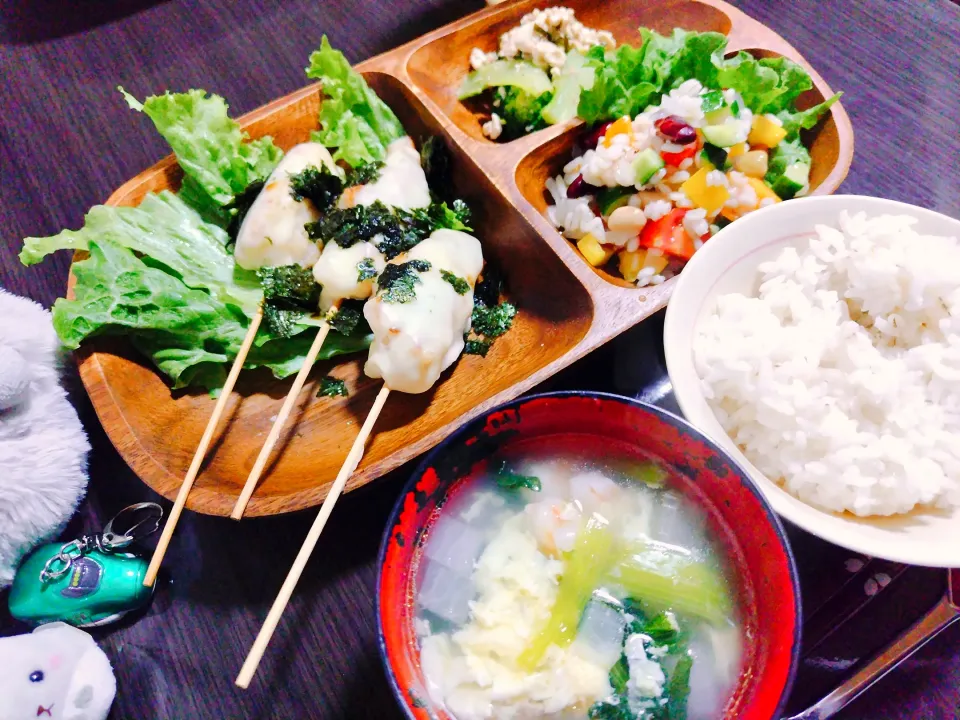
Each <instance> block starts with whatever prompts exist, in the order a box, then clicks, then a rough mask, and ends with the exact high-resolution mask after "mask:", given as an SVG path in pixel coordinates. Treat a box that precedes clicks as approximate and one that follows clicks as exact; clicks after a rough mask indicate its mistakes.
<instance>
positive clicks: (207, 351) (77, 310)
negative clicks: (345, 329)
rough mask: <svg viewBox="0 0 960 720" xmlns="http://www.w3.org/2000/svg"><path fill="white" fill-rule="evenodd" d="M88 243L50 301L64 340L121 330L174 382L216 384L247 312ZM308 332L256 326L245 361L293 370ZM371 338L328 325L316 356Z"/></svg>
mask: <svg viewBox="0 0 960 720" xmlns="http://www.w3.org/2000/svg"><path fill="white" fill-rule="evenodd" d="M87 250H88V252H89V253H90V256H89V257H88V258H86V259H84V260H81V261H79V262H77V263H75V264H74V266H73V271H74V275H75V276H76V280H77V282H76V285H75V287H74V294H75V298H74V299H73V300H67V299H63V298H61V299H59V300H57V302H56V303H55V304H54V306H53V325H54V328H55V329H56V331H57V334H58V335H59V336H60V339H61V341H62V342H63V344H64V345H65V346H66V347H67V348H69V349H75V348H77V347H79V345H80V343H81V342H82V341H84V340H86V339H87V338H89V337H92V336H96V335H124V336H126V337H129V338H130V339H131V341H132V342H133V345H134V347H136V348H137V350H138V351H140V352H141V353H143V354H144V355H146V356H147V357H148V358H150V360H151V361H152V362H153V364H154V365H155V366H156V367H157V368H158V369H159V370H160V371H161V372H163V373H164V374H165V375H167V376H168V377H169V378H170V379H171V381H172V383H173V387H174V388H183V387H187V386H189V385H198V386H201V387H205V388H206V389H208V390H216V389H217V388H219V387H221V386H222V385H223V381H224V380H225V379H226V372H227V369H228V367H229V363H230V362H232V360H233V358H235V357H236V355H237V352H238V351H239V349H240V345H241V344H242V343H243V338H244V336H245V335H246V332H247V328H248V327H249V324H250V320H249V318H248V317H247V316H246V315H244V314H243V313H242V312H240V311H239V310H238V309H237V308H236V307H234V306H232V305H229V304H226V303H223V302H220V301H219V300H218V299H217V298H216V297H215V296H213V295H212V294H210V293H208V292H205V291H203V290H198V289H193V288H189V287H186V286H185V285H184V284H183V282H182V281H181V280H180V279H178V278H177V277H176V276H175V275H173V274H171V273H169V272H167V271H165V270H164V269H162V268H160V267H155V266H152V265H150V264H149V263H148V262H147V261H146V258H141V257H138V256H137V255H135V254H134V253H133V252H131V251H130V250H129V249H128V248H126V247H123V246H121V245H120V244H118V243H115V242H113V241H111V240H108V239H96V240H92V241H90V242H89V244H88V247H87ZM303 329H307V328H306V326H305V327H304V328H303ZM313 335H314V334H313V333H312V332H300V333H299V334H297V335H295V336H294V337H291V338H288V339H287V338H274V337H271V336H270V335H269V334H268V333H264V332H261V333H260V334H258V344H257V345H255V346H254V347H253V348H252V349H251V351H250V354H249V355H248V356H247V361H246V363H244V368H247V369H250V368H256V367H266V368H269V369H270V370H271V371H272V372H273V374H274V375H275V376H276V377H279V378H282V377H287V376H288V375H292V374H294V373H296V372H297V371H299V369H300V367H301V366H302V364H303V361H304V359H305V358H306V355H307V352H308V350H309V348H310V345H311V343H312V342H313ZM371 340H372V338H371V337H370V336H366V337H364V336H359V337H345V336H343V335H341V334H340V333H337V332H332V333H330V335H329V336H328V337H327V340H326V341H325V342H324V346H323V349H322V351H321V353H320V358H321V359H326V358H330V357H333V356H335V355H341V354H345V353H352V352H358V351H360V350H363V349H365V348H366V347H369V345H370V341H371Z"/></svg>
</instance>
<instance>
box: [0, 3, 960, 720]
mask: <svg viewBox="0 0 960 720" xmlns="http://www.w3.org/2000/svg"><path fill="white" fill-rule="evenodd" d="M638 1H639V0H638ZM735 4H736V5H738V6H739V7H741V8H742V9H743V10H745V11H746V12H748V13H749V14H751V15H753V16H754V17H756V18H757V19H759V20H761V21H762V22H765V23H767V24H768V25H770V26H771V27H773V28H774V29H776V30H777V31H778V32H780V33H781V34H782V35H783V36H784V37H786V38H787V40H789V41H790V42H791V43H793V45H794V46H795V47H797V48H798V49H799V50H800V51H801V52H802V53H803V54H804V55H805V56H806V57H807V58H809V59H810V60H811V61H812V62H813V63H814V64H815V65H816V66H817V68H818V69H819V71H820V72H821V73H822V74H823V76H824V77H825V78H826V79H827V81H828V82H829V83H830V84H831V85H832V86H833V87H834V88H838V89H843V90H845V91H846V96H845V98H844V103H845V105H846V108H847V111H848V112H849V113H850V116H851V118H852V120H853V125H854V128H855V132H856V157H855V159H854V163H853V167H852V168H851V171H850V175H849V178H848V180H847V182H846V183H845V185H844V186H843V188H842V190H843V191H844V192H849V193H863V194H871V195H880V196H885V197H890V198H895V199H899V200H905V201H908V202H912V203H915V204H918V205H923V206H925V207H929V208H933V209H935V210H939V211H941V212H945V213H947V214H950V215H954V216H960V192H958V182H957V174H958V168H960V93H958V92H957V87H956V83H957V80H958V78H960V60H958V54H957V42H958V41H957V38H960V9H958V7H957V6H956V5H955V4H951V3H950V2H947V0H914V1H913V2H907V1H906V0H860V1H859V2H851V1H849V0H829V1H828V0H770V1H766V0H741V1H740V2H736V3H735ZM0 5H2V6H0V20H2V23H3V24H2V26H0V78H2V81H0V108H2V111H3V120H2V122H0V240H2V243H0V278H2V285H3V287H5V288H6V289H8V290H11V291H13V292H18V293H21V294H24V295H27V296H29V297H32V298H34V299H36V300H39V301H40V302H42V303H44V304H45V305H50V304H51V303H52V302H53V300H54V299H55V298H56V297H58V296H59V295H60V294H61V293H62V292H63V289H64V283H65V279H66V274H67V265H68V259H67V257H65V256H60V257H57V258H55V259H53V260H49V261H47V262H46V263H44V265H42V266H41V267H38V268H31V269H26V268H23V267H21V266H20V265H19V263H18V261H17V259H16V254H17V252H18V250H19V244H20V239H21V238H22V237H23V236H26V235H44V234H48V233H52V232H55V231H57V230H58V229H59V228H61V227H78V226H79V225H80V223H81V218H82V215H83V212H84V210H85V209H86V208H87V207H89V206H90V205H93V204H95V203H97V202H101V201H102V200H104V199H105V198H106V197H107V196H108V195H109V194H110V192H111V191H112V190H113V189H114V188H116V187H117V186H118V185H119V184H120V183H121V182H123V181H124V180H125V179H127V178H129V177H131V176H132V175H134V174H136V173H137V172H139V171H140V170H142V169H143V168H145V167H147V166H148V165H150V164H151V163H153V162H155V161H156V160H157V159H159V158H160V157H161V156H162V155H164V154H166V152H167V150H166V148H165V147H164V145H163V143H162V141H161V140H160V139H159V138H158V136H157V135H156V134H155V133H154V132H153V131H152V129H151V128H150V127H149V125H148V123H146V122H142V121H138V119H137V118H136V117H133V116H131V114H130V112H129V111H128V110H127V109H126V107H125V106H124V104H123V103H122V101H121V99H120V97H119V95H118V94H117V93H116V91H115V90H114V88H115V87H116V85H118V84H122V85H124V87H126V88H127V89H128V90H130V91H131V92H133V93H134V94H135V95H137V96H143V95H146V94H150V93H154V92H158V91H162V90H163V89H166V88H171V89H186V88H190V87H203V88H206V89H208V90H210V91H213V92H217V93H220V94H222V95H224V96H225V97H226V98H228V99H229V101H230V102H231V103H232V106H233V110H234V112H235V113H237V114H239V113H241V112H245V111H247V110H250V109H252V108H255V107H257V106H259V105H261V104H263V103H265V102H266V101H268V100H270V99H272V98H274V97H277V96H279V95H283V94H285V93H288V92H290V91H292V90H294V89H296V88H298V87H301V86H302V85H303V84H304V82H305V80H304V77H303V74H302V72H301V68H303V66H304V64H305V61H306V58H307V55H308V54H309V52H310V51H311V50H312V49H313V48H314V47H316V46H317V44H318V43H319V40H320V36H321V34H322V33H324V32H326V33H328V34H329V35H330V37H331V39H332V41H333V43H334V44H335V45H336V46H337V47H339V48H342V49H343V50H344V51H345V52H346V54H347V56H348V57H349V58H350V59H351V60H354V61H359V60H361V59H363V58H366V57H369V56H371V55H373V54H376V53H379V52H381V51H384V50H387V49H389V48H391V47H394V46H396V45H398V44H400V43H402V42H405V41H407V40H410V39H412V38H414V37H416V36H417V35H419V34H421V33H423V32H425V31H427V30H430V29H432V28H435V27H437V26H440V25H442V24H445V23H446V22H448V21H450V20H452V19H454V18H456V17H458V16H460V15H463V14H466V13H468V12H470V11H473V10H475V9H477V8H479V7H480V2H478V0H470V1H469V2H463V3H457V2H452V1H450V0H393V1H392V2H381V3H376V4H374V3H367V4H360V3H332V2H328V3H320V2H308V1H307V0H259V1H258V2H255V1H254V0H234V1H231V0H207V1H206V2H202V3H200V2H195V1H193V0H166V1H163V0H114V1H112V2H97V3H94V2H83V3H77V2H70V1H69V0H5V2H3V3H2V4H0ZM660 320H662V318H656V319H654V320H652V321H650V322H648V323H645V324H644V325H642V326H640V327H639V328H637V329H636V330H635V331H634V332H631V333H629V334H627V335H625V336H623V337H621V338H620V339H618V340H617V341H615V342H614V343H611V344H610V345H608V346H607V347H606V348H603V349H602V350H600V351H598V352H597V353H595V354H594V355H593V356H591V357H589V358H587V359H586V360H584V361H583V362H581V363H580V364H579V365H577V366H574V367H573V368H571V369H570V370H569V371H567V372H566V373H564V374H563V375H562V376H561V377H559V378H557V379H556V380H555V381H553V382H552V383H551V384H550V386H551V387H564V388H571V387H584V388H587V387H590V388H602V389H607V390H614V391H619V392H622V393H625V394H632V395H636V396H641V397H647V398H650V399H654V400H658V401H660V402H663V403H664V404H666V405H668V406H669V404H670V398H669V396H666V397H664V396H663V393H662V392H659V391H658V388H660V387H661V384H662V379H663V365H662V354H661V353H660V351H659V344H660V336H659V333H660V325H659V324H658V322H659V321H660ZM597 378H602V379H603V380H602V382H601V381H600V380H597ZM610 378H612V380H611V379H610ZM68 383H70V384H71V390H72V397H73V399H74V401H75V403H76V405H77V407H78V409H79V411H80V414H81V416H82V418H83V420H84V422H85V424H86V426H87V428H88V431H89V434H90V437H91V440H92V443H93V446H94V450H93V454H92V457H91V468H90V477H91V485H90V493H89V498H88V500H87V501H86V502H85V503H84V505H83V507H82V510H81V512H80V513H79V515H78V517H77V519H76V520H75V521H74V522H73V523H72V525H71V527H70V528H69V531H70V532H73V533H76V532H79V531H81V530H90V529H96V528H99V527H101V526H102V524H103V522H105V521H106V520H107V519H108V518H109V517H110V516H111V515H112V514H113V513H114V512H116V511H117V510H119V509H120V508H121V507H123V506H125V505H126V504H128V503H130V502H134V501H139V500H143V499H155V498H154V497H153V496H152V493H150V491H148V490H147V489H146V488H145V487H144V486H143V485H142V484H141V483H140V481H139V480H138V479H137V478H136V477H135V476H134V475H133V474H132V473H131V472H130V471H129V469H128V468H127V467H126V466H125V464H124V463H123V461H122V460H120V458H119V457H118V456H117V454H116V453H115V451H114V450H113V448H112V446H111V445H110V442H109V440H108V439H107V438H106V437H105V435H104V434H103V431H102V430H101V428H100V425H99V423H98V421H97V418H96V416H95V415H94V413H93V411H92V409H91V407H90V405H89V402H88V400H87V398H86V396H85V394H84V393H83V390H82V388H81V387H79V385H78V383H77V381H76V378H75V377H74V376H71V377H69V378H68ZM408 471H409V468H407V469H406V471H405V469H401V470H400V471H398V472H396V473H394V474H393V475H392V476H391V477H388V478H385V479H383V480H381V481H378V482H377V483H374V484H373V486H369V487H367V488H364V489H362V490H359V491H357V492H355V493H352V494H350V495H348V496H346V497H345V498H343V499H342V500H341V502H340V504H339V505H338V507H337V511H336V513H335V514H334V516H333V518H332V519H331V521H330V524H329V526H328V528H327V530H326V531H325V533H324V536H323V538H322V540H321V542H320V545H319V547H318V549H317V551H316V552H315V553H314V557H313V559H312V560H311V562H310V565H309V566H308V569H307V571H306V573H305V575H304V578H303V580H302V581H301V582H300V585H299V587H298V589H297V592H296V594H295V596H294V598H293V601H292V602H291V604H290V606H289V608H288V609H287V612H286V615H285V616H284V619H283V622H282V623H281V624H280V627H279V629H278V631H277V634H276V635H275V637H274V640H273V643H272V645H271V647H270V649H269V651H268V653H267V655H266V658H265V659H264V662H263V664H262V665H261V667H260V672H259V675H258V677H257V679H256V680H255V682H254V684H253V687H252V688H251V689H250V690H249V691H247V692H243V691H240V690H238V689H237V688H235V687H234V685H233V678H234V677H235V675H236V672H237V670H238V669H239V667H240V664H241V662H242V659H243V657H244V654H245V653H246V650H247V648H248V646H249V644H250V642H251V641H252V639H253V637H254V635H255V634H256V632H257V630H258V628H259V626H260V623H261V621H262V619H263V617H264V616H265V614H266V611H267V608H268V606H269V604H270V602H271V601H272V599H273V597H274V594H275V593H276V591H277V589H278V588H279V586H280V584H281V582H282V579H283V577H284V575H285V573H286V571H287V568H288V567H289V564H290V562H291V561H292V558H293V556H294V554H295V552H296V548H297V547H298V546H299V543H300V542H301V540H302V538H303V536H304V535H305V533H306V529H307V527H308V525H309V523H310V522H311V520H312V517H313V513H312V512H311V513H307V514H299V515H292V516H285V517H277V518H267V519H254V520H246V521H244V522H243V523H241V524H237V523H234V522H233V521H231V520H227V519H218V518H210V517H203V516H197V515H193V514H191V513H187V515H186V516H185V517H184V518H183V519H182V520H181V523H180V527H179V530H178V532H177V535H176V536H175V539H174V542H173V544H172V546H171V550H170V552H169V553H168V555H167V562H166V567H168V568H170V573H169V574H168V575H166V576H164V577H162V578H161V587H160V588H159V590H158V593H157V596H156V598H155V601H154V603H153V604H152V606H151V607H150V608H149V610H148V611H147V612H146V613H145V614H144V615H143V616H142V617H139V618H136V619H133V620H130V621H128V622H126V623H125V624H124V625H122V626H117V627H113V628H108V629H104V630H100V631H97V632H96V636H97V639H98V640H99V642H100V643H101V645H102V646H103V648H104V649H105V650H106V652H107V653H108V655H109V656H110V658H111V660H112V661H113V663H114V665H115V667H116V671H117V675H118V679H119V694H118V697H117V701H116V704H115V706H114V711H113V714H112V715H111V717H112V718H136V719H137V720H153V719H157V720H160V719H163V720H193V719H200V718H231V719H232V718H263V719H267V718H277V719H283V720H287V719H301V718H374V719H376V720H387V719H389V718H399V717H400V713H399V711H398V710H397V709H396V706H395V705H394V702H393V698H392V696H391V695H390V692H389V690H388V689H387V684H386V680H385V677H384V672H383V669H382V667H381V664H380V659H379V656H378V651H377V645H376V618H375V612H374V608H375V595H374V593H375V590H374V587H375V579H376V572H377V569H376V552H377V547H378V544H379V542H380V534H381V531H382V529H383V527H384V524H385V522H386V519H387V515H388V513H389V511H390V508H391V506H392V504H393V502H394V500H395V499H396V497H397V495H398V493H399V492H400V489H401V487H402V484H403V481H404V479H405V477H406V474H407V472H408ZM791 535H792V537H793V541H794V542H793V545H794V549H795V552H796V554H797V559H798V562H799V565H800V568H801V575H802V585H803V594H804V606H805V610H806V613H805V615H806V617H807V623H806V630H805V640H806V644H805V654H806V658H805V660H804V663H803V665H802V667H801V671H800V674H799V677H798V680H797V683H796V685H795V688H794V693H793V697H792V701H791V705H792V706H794V709H796V708H799V707H802V706H804V705H805V704H807V703H809V702H810V701H811V700H813V699H815V698H817V697H818V696H820V695H822V694H823V693H824V692H826V691H827V690H829V689H830V687H831V686H832V685H834V684H836V683H837V682H839V681H840V680H841V679H842V678H843V677H845V676H846V675H847V674H848V673H849V672H850V671H851V670H852V669H853V668H855V667H856V665H857V663H858V662H860V661H862V660H863V659H865V658H866V657H868V656H869V655H870V654H871V653H872V652H875V651H876V650H877V649H878V648H879V647H880V646H881V645H882V644H884V643H885V642H887V641H888V640H890V639H891V638H892V637H893V636H894V635H895V634H897V633H898V632H899V631H900V630H902V629H903V628H904V627H905V626H907V625H908V624H909V623H910V622H912V621H913V620H914V619H916V618H917V617H918V616H919V615H920V614H922V613H923V611H924V610H926V609H927V608H928V607H929V606H931V605H932V604H933V602H934V601H935V600H936V598H937V597H938V596H939V594H940V593H941V592H942V591H943V586H944V578H943V574H942V573H941V572H937V571H931V570H925V569H919V568H903V567H902V566H895V565H892V564H889V563H882V562H868V563H867V564H866V565H865V566H864V567H863V568H861V569H860V570H859V571H857V572H851V570H852V569H855V568H856V567H857V564H856V563H849V562H848V561H850V560H855V558H852V557H851V554H850V553H847V552H846V551H844V550H841V549H839V548H835V547H833V546H830V545H828V544H826V543H823V542H821V541H819V540H817V539H815V538H812V537H810V536H808V535H805V534H804V533H802V532H800V531H796V530H791ZM878 574H879V578H878ZM887 578H889V579H890V582H889V583H886V584H884V583H885V581H886V579H887ZM878 579H879V580H880V581H882V582H879V583H878V582H877V580H878ZM865 588H866V589H867V590H873V589H879V592H877V593H876V594H875V595H873V596H868V595H867V594H865ZM0 604H2V606H3V609H2V610H0V633H2V634H12V633H15V632H22V631H24V630H25V629H26V628H24V627H22V626H17V625H16V624H14V623H13V622H12V621H11V620H10V619H9V617H5V616H4V615H3V612H5V605H6V603H5V597H4V596H3V595H2V594H0ZM958 707H960V626H955V627H954V630H953V631H950V632H948V633H946V634H944V635H943V636H941V637H940V638H938V639H937V640H936V641H934V642H933V643H932V644H930V645H928V646H927V647H926V648H924V649H923V650H922V651H921V652H920V653H919V654H918V655H917V656H916V657H915V658H914V659H912V660H910V661H909V662H907V663H906V664H904V665H903V666H902V667H901V668H899V669H898V670H897V671H896V672H895V673H894V674H893V675H892V676H891V677H890V678H888V679H887V680H886V681H885V682H884V683H882V685H880V686H879V687H877V688H875V689H874V690H873V691H871V692H870V693H868V694H867V695H866V696H865V697H864V698H862V699H861V700H860V701H858V702H857V703H855V704H854V705H853V706H851V707H850V708H848V709H847V710H846V711H845V712H844V713H843V715H842V717H844V718H848V719H849V718H871V719H880V718H922V719H923V720H948V719H950V720H952V719H954V718H957V717H960V711H958Z"/></svg>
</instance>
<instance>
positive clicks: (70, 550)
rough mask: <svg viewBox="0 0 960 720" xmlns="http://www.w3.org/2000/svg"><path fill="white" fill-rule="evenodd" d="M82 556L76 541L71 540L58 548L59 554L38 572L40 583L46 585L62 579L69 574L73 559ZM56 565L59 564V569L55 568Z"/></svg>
mask: <svg viewBox="0 0 960 720" xmlns="http://www.w3.org/2000/svg"><path fill="white" fill-rule="evenodd" d="M82 554H83V552H82V550H81V549H80V543H79V542H77V541H76V540H71V541H70V542H68V543H67V544H66V545H64V546H63V547H62V548H60V552H58V553H57V554H56V555H54V556H53V557H52V558H50V559H49V560H47V562H46V563H45V564H44V566H43V570H41V571H40V582H43V583H46V582H50V581H51V580H56V579H58V578H61V577H63V576H64V575H66V574H67V573H68V572H70V568H71V566H72V565H73V561H74V558H78V557H80V556H81V555H82ZM57 563H60V567H57Z"/></svg>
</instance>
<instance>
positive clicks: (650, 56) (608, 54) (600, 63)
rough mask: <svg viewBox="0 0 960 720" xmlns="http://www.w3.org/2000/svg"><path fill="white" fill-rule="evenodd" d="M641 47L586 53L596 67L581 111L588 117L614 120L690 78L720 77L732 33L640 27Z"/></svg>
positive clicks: (711, 82) (710, 81)
mask: <svg viewBox="0 0 960 720" xmlns="http://www.w3.org/2000/svg"><path fill="white" fill-rule="evenodd" d="M640 36H641V39H642V41H643V44H642V45H641V46H640V47H639V48H635V47H632V46H630V45H620V46H619V47H618V48H617V49H616V50H612V51H610V50H608V51H604V50H603V49H602V48H600V47H595V48H592V49H591V50H590V52H589V53H587V60H588V63H587V64H588V66H590V67H593V68H594V71H595V73H596V74H595V77H594V83H593V87H592V88H591V89H590V90H584V91H583V92H582V93H581V95H580V103H579V105H578V107H577V114H578V115H579V116H580V117H581V118H582V119H583V120H585V121H586V122H588V123H595V122H601V121H604V120H614V119H616V118H620V117H623V116H624V115H630V116H631V117H632V116H634V115H636V114H638V113H640V112H642V111H643V110H644V109H645V108H646V107H647V106H649V105H652V104H656V103H657V102H659V101H660V98H661V97H662V95H663V94H664V93H666V92H669V91H670V90H672V89H673V88H675V87H678V86H679V85H680V84H681V83H683V82H684V81H685V80H690V79H697V80H700V82H701V83H703V84H704V85H706V86H708V87H715V86H716V83H717V65H716V63H717V62H719V58H720V57H721V53H722V51H723V48H724V47H725V46H726V43H727V39H726V38H725V37H724V36H723V35H721V34H720V33H713V32H708V33H696V32H688V31H686V30H680V29H676V30H674V31H673V34H672V35H669V36H665V35H660V34H659V33H657V32H654V31H653V30H649V29H647V28H640Z"/></svg>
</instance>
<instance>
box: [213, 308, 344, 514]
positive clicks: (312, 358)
mask: <svg viewBox="0 0 960 720" xmlns="http://www.w3.org/2000/svg"><path fill="white" fill-rule="evenodd" d="M336 309H337V305H334V306H333V310H336ZM329 333H330V323H329V322H325V323H324V324H323V327H322V328H321V329H320V332H318V333H317V336H316V337H315V338H314V339H313V344H312V345H311V346H310V350H309V351H307V357H306V358H304V361H303V365H302V366H301V367H300V372H298V373H297V377H296V378H295V379H294V381H293V386H292V387H291V388H290V391H289V392H288V393H287V397H286V399H285V400H284V401H283V406H282V407H281V408H280V412H279V413H277V419H276V420H274V422H273V427H271V428H270V433H269V434H268V435H267V439H266V442H264V444H263V447H262V448H260V454H259V455H258V456H257V461H256V462H255V463H254V464H253V469H251V470H250V475H249V476H247V481H246V483H244V485H243V490H241V491H240V497H238V498H237V504H236V505H234V506H233V511H232V512H231V513H230V517H232V518H233V519H234V520H239V519H240V518H242V517H243V511H244V510H246V509H247V503H249V502H250V496H251V495H253V491H254V490H256V489H257V483H258V482H259V481H260V476H261V475H262V474H263V469H264V468H265V467H266V466H267V461H268V460H269V459H270V453H272V452H273V448H274V446H275V445H276V444H277V439H278V438H279V437H280V433H281V431H282V430H283V427H284V425H286V423H287V418H288V417H289V416H290V413H291V412H292V411H293V405H294V403H296V401H297V397H298V396H299V395H300V391H301V390H302V389H303V386H304V384H305V383H306V382H307V376H308V375H310V370H311V369H313V363H314V362H316V359H317V355H319V354H320V348H322V347H323V343H324V341H325V340H326V339H327V335H328V334H329Z"/></svg>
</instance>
